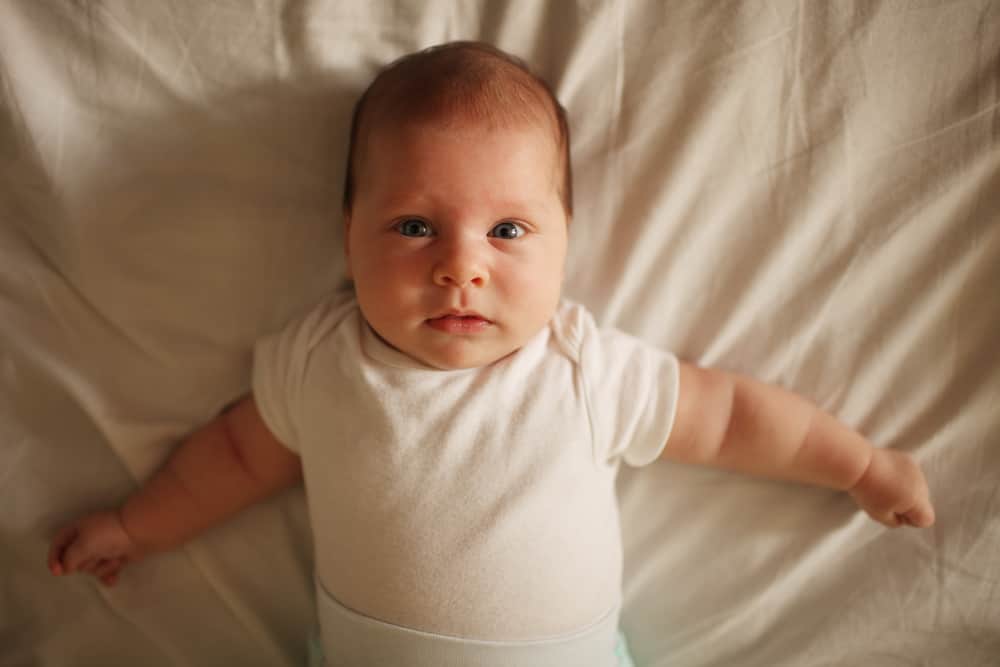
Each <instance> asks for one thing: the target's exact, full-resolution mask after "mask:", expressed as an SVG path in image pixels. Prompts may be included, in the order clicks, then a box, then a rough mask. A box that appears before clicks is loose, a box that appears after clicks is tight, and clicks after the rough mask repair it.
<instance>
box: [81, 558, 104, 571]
mask: <svg viewBox="0 0 1000 667" xmlns="http://www.w3.org/2000/svg"><path fill="white" fill-rule="evenodd" d="M99 562H100V561H99V560H98V559H97V558H88V559H87V560H85V561H83V562H82V563H80V564H79V565H78V566H77V567H76V571H77V572H86V573H87V574H95V573H96V571H97V564H98V563H99Z"/></svg>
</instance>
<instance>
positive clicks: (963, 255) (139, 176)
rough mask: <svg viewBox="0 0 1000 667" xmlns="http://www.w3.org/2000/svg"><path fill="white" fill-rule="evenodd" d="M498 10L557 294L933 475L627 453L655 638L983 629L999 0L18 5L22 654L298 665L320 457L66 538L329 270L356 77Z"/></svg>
mask: <svg viewBox="0 0 1000 667" xmlns="http://www.w3.org/2000/svg"><path fill="white" fill-rule="evenodd" d="M453 39H481V40H485V41H489V42H491V43H494V44H496V45H497V46H499V47H501V48H503V49H506V50H508V51H510V52H512V53H515V54H517V55H519V56H521V57H522V58H524V59H526V60H527V61H528V62H529V63H531V64H532V65H533V66H534V67H535V69H536V70H537V71H538V72H539V73H541V74H542V75H543V76H544V77H546V78H547V79H548V80H549V81H550V82H551V83H552V84H553V86H554V88H555V90H556V91H557V93H558V95H559V97H560V99H561V100H562V102H563V104H564V105H565V106H566V107H567V108H568V110H569V116H570V123H571V127H572V131H573V142H572V153H573V160H574V172H575V193H576V200H575V211H576V213H575V218H574V221H573V225H572V229H571V250H570V257H569V264H568V267H567V278H566V295H567V296H569V297H571V298H572V299H575V300H577V301H580V302H582V303H584V304H586V305H587V306H588V307H589V308H590V309H591V310H592V311H593V312H594V313H595V314H596V315H597V317H598V318H599V320H600V321H601V322H602V323H604V324H608V325H613V326H617V327H619V328H621V329H624V330H626V331H628V332H630V333H633V334H636V335H638V336H640V337H642V338H644V339H646V340H648V341H650V342H651V343H654V344H656V345H659V346H662V347H664V348H666V349H670V350H673V351H674V352H675V353H677V354H678V355H679V356H681V357H682V358H685V359H688V360H691V361H695V362H699V363H702V364H706V365H714V366H718V367H721V368H725V369H729V370H733V371H739V372H744V373H748V374H751V375H753V376H755V377H758V378H759V379H762V380H765V381H769V382H773V383H777V384H780V385H782V386H785V387H787V388H790V389H793V390H795V391H798V392H800V393H802V394H804V395H805V396H808V397H809V398H811V399H812V400H814V401H816V402H817V403H818V404H819V405H821V406H822V407H824V408H825V409H827V410H829V411H830V412H832V413H834V414H835V415H837V416H838V417H839V418H841V419H842V420H844V421H845V422H847V423H848V424H851V425H853V426H855V427H857V428H859V429H861V430H863V431H864V432H865V433H866V434H868V435H869V436H870V437H871V438H872V440H873V441H874V442H876V444H878V445H879V446H884V447H895V448H899V449H904V450H907V451H910V452H912V453H913V454H914V455H915V456H916V457H917V459H918V460H919V461H920V462H921V464H922V465H923V466H924V468H925V471H926V472H927V474H928V477H929V481H930V485H931V491H932V494H933V496H934V499H935V501H936V508H937V511H938V521H937V524H936V525H935V526H934V527H933V528H931V529H927V530H919V531H918V530H895V531H890V530H887V529H884V528H882V527H880V526H878V525H877V524H875V523H873V522H871V521H869V520H867V519H866V518H865V517H863V516H862V515H861V514H860V513H859V512H858V511H857V510H856V509H855V507H854V506H853V504H852V502H851V501H850V499H849V498H847V497H846V496H845V495H843V494H835V493H832V492H827V491H822V490H816V489H809V488H804V487H799V486H795V485H789V484H777V483H773V482H766V481H760V480H755V479H751V478H746V477H740V476H736V475H731V474H727V473H723V472H719V471H711V470H701V469H692V468H684V467H680V466H672V465H669V464H665V463H656V464H654V465H651V466H648V467H646V468H643V469H641V470H634V471H633V470H623V471H622V473H621V475H620V477H619V495H620V499H621V506H622V515H623V530H624V535H625V549H626V553H625V558H626V572H625V580H624V591H625V610H624V616H623V624H624V627H623V629H624V630H625V632H626V634H627V636H628V641H629V645H630V647H631V652H632V654H633V656H634V657H635V659H636V663H637V665H639V666H640V667H667V666H670V667H693V666H706V667H707V666H715V667H722V666H727V667H728V666H731V665H743V666H749V667H756V666H759V667H782V666H789V667H791V666H794V667H821V666H823V667H825V666H833V665H874V666H881V665H885V666H895V665H927V666H936V665H947V666H959V667H962V666H974V667H975V666H982V667H987V666H991V665H997V664H1000V558H998V555H997V554H1000V492H998V489H1000V446H998V445H1000V443H998V442H997V433H1000V364H998V352H997V347H998V341H1000V3H997V2H991V1H989V0H965V1H958V2H935V1H921V2H899V1H890V0H886V1H884V2H874V1H863V0H859V1H857V2H851V3H848V2H836V3H833V2H831V3H826V2H819V1H817V2H810V1H805V0H803V1H798V2H795V1H791V0H780V1H776V2H772V1H766V0H760V1H759V2H752V1H746V2H730V3H706V2H700V1H699V0H684V1H678V2H671V3H663V2H659V1H654V0H648V1H643V0H630V1H626V0H605V1H596V0H576V1H566V2H551V3H543V2H536V1H534V0H519V1H512V2H499V1H497V2H492V1H490V2H487V1H482V2H478V1H473V0H455V1H454V2H446V1H443V0H439V1H434V2H421V1H418V0H412V1H408V0H396V1H393V2H389V1H386V2H363V1H361V0H358V1H357V2H334V1H332V0H331V1H329V2H321V1H316V2H291V1H287V2H285V1H281V0H273V1H272V0H259V1H257V2H253V3H250V2H239V1H237V0H228V1H219V2H212V3H203V2H198V1H197V0H169V1H167V2H157V3H152V2H149V3H145V2H143V3H137V2H129V1H126V0H100V1H98V0H95V1H93V2H60V1H58V0H7V1H6V2H4V3H2V4H0V489H2V493H0V498H2V500H3V506H4V511H3V512H0V665H5V666H6V665H56V666H61V665H128V664H142V665H148V666H150V667H156V666H159V665H164V666H166V665H220V664H241V665H301V664H305V660H306V649H307V642H306V639H307V636H308V633H309V630H310V628H311V627H312V625H313V623H314V622H315V610H314V606H313V603H314V601H313V599H312V594H313V593H312V579H311V542H310V540H311V538H310V535H309V530H308V521H307V517H306V515H305V509H304V503H303V499H302V494H301V491H293V492H289V493H287V494H284V495H282V496H280V497H278V498H275V499H273V500H272V501H269V502H267V503H264V504H262V505H260V506H258V507H255V508H252V509H251V510H248V511H247V512H245V513H244V514H242V515H241V516H239V517H238V518H236V519H235V520H233V521H231V522H229V523H227V524H225V525H223V526H221V527H219V528H218V529H216V530H213V531H212V532H210V533H209V534H207V535H205V536H204V537H202V538H200V539H198V540H196V541H195V542H193V543H191V544H190V545H188V546H186V547H185V548H183V549H181V550H179V551H177V552H173V553H169V554H165V555H162V556H159V557H156V558H151V559H148V560H147V561H145V562H143V563H141V564H138V565H136V566H134V567H131V568H130V569H129V570H128V571H127V573H126V574H125V575H124V576H123V578H122V581H121V582H120V584H119V585H118V586H117V587H115V588H113V589H104V588H100V587H98V586H96V585H95V584H94V583H93V582H92V581H91V580H90V579H85V578H83V577H72V578H63V579H55V578H53V577H51V576H50V575H49V574H48V572H47V571H46V569H45V554H46V550H47V545H48V540H49V538H50V537H51V535H52V533H53V532H54V531H55V529H56V528H57V527H58V526H60V525H61V524H63V523H64V522H65V521H67V520H69V519H71V518H72V517H75V516H77V515H78V514H80V513H81V512H84V511H87V510H91V509H96V508H100V507H103V506H106V505H108V504H111V503H115V502H118V501H119V500H121V499H122V498H123V497H124V495H126V494H127V493H128V492H129V491H130V490H132V489H134V488H135V486H136V484H137V482H138V481H139V480H141V479H143V478H145V477H146V476H148V475H149V474H150V473H151V471H152V470H153V469H155V467H156V466H157V465H158V464H159V463H160V462H161V461H162V460H163V458H164V457H165V456H166V455H167V453H168V452H169V450H170V448H171V447H172V446H173V445H174V444H176V443H177V442H178V441H179V440H180V439H181V438H183V437H184V435H185V434H187V433H189V432H191V431H192V430H193V429H195V428H196V427H197V426H198V425H200V424H202V423H204V422H205V421H207V420H208V419H210V418H211V417H212V416H213V415H214V414H216V413H217V412H218V411H219V410H220V409H222V408H223V407H224V406H225V405H227V404H228V403H229V402H230V401H232V400H233V399H235V398H237V397H239V396H240V395H242V394H243V393H244V392H246V390H247V388H248V383H249V378H250V362H251V357H250V352H251V346H252V344H253V342H254V340H255V339H256V338H257V337H259V336H261V335H263V334H265V333H270V332H272V331H275V330H276V329H278V328H280V327H281V325H282V324H283V323H284V322H286V321H287V320H288V319H289V318H291V317H293V316H295V315H297V314H299V313H302V312H303V311H304V310H306V309H308V308H309V307H310V306H311V305H312V304H314V303H315V302H316V301H317V300H318V299H320V298H321V297H322V296H323V295H324V294H325V293H327V292H328V291H329V290H331V289H333V288H335V287H336V286H338V285H340V284H341V282H342V279H343V261H342V258H341V255H342V252H343V251H342V241H341V219H340V214H339V200H340V195H341V180H342V177H343V164H342V163H343V156H344V151H345V144H346V138H347V125H348V123H349V118H350V112H351V107H352V105H353V102H354V100H355V99H356V98H357V96H358V95H359V94H360V92H361V90H362V89H363V88H364V86H365V85H366V84H367V82H368V81H369V80H370V78H371V77H372V76H373V74H374V73H375V72H376V71H377V69H378V68H379V67H380V66H381V65H383V64H385V63H387V62H388V61H390V60H392V59H394V58H395V57H397V56H400V55H402V54H404V53H407V52H410V51H413V50H416V49H418V48H421V47H424V46H429V45H431V44H435V43H439V42H443V41H448V40H453Z"/></svg>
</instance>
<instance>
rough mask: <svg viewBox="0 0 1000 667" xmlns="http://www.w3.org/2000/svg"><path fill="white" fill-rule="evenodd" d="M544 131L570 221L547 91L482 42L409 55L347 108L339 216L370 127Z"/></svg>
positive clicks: (558, 129)
mask: <svg viewBox="0 0 1000 667" xmlns="http://www.w3.org/2000/svg"><path fill="white" fill-rule="evenodd" d="M406 121H410V122H421V121H437V122H441V121H444V122H463V121H472V122H476V123H484V124H486V125H487V126H489V127H497V126H503V125H511V124H518V123H531V124H535V125H538V124H542V125H544V124H546V123H548V124H550V125H551V127H552V129H553V130H554V134H555V138H556V149H557V151H558V155H559V158H560V160H561V161H562V172H563V173H562V182H561V183H560V187H559V194H560V196H561V198H562V202H563V208H564V209H565V211H566V215H567V216H572V213H573V174H572V167H571V165H570V153H569V123H568V122H567V119H566V110H565V109H564V108H563V107H562V105H561V104H559V100H558V99H556V96H555V94H554V93H553V92H552V89H551V88H550V87H549V85H548V84H547V83H546V82H545V81H544V80H543V79H542V78H540V77H538V76H536V75H535V74H534V73H532V72H531V70H530V69H529V68H528V66H527V65H526V64H525V63H524V61H522V60H521V59H519V58H517V57H515V56H512V55H510V54H508V53H505V52H503V51H501V50H500V49H497V48H495V47H493V46H490V45H488V44H483V43H481V42H450V43H448V44H441V45H439V46H432V47H430V48H428V49H424V50H423V51H418V52H416V53H411V54H409V55H407V56H403V57H402V58H399V59H398V60H396V61H394V62H392V63H390V64H389V65H388V66H387V67H386V68H385V69H384V70H382V71H381V72H380V73H379V74H378V76H376V77H375V80H374V81H372V83H371V85H370V86H368V89H367V90H365V92H364V94H363V95H362V96H361V99H359V100H358V102H357V104H356V105H355V106H354V115H353V117H352V119H351V136H350V143H349V144H348V150H347V173H346V175H345V179H344V212H345V213H348V214H349V213H350V211H351V209H352V207H353V205H354V194H355V191H356V185H355V175H356V174H357V172H358V171H359V164H360V159H361V157H363V152H364V148H365V144H366V142H367V138H368V136H369V135H370V133H371V131H372V129H373V128H375V127H379V126H384V124H386V123H388V124H399V123H401V122H406Z"/></svg>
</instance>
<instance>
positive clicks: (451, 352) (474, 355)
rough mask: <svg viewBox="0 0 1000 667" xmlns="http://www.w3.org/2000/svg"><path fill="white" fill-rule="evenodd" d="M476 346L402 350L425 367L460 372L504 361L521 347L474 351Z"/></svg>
mask: <svg viewBox="0 0 1000 667" xmlns="http://www.w3.org/2000/svg"><path fill="white" fill-rule="evenodd" d="M476 347H477V346H476V345H452V346H449V348H448V349H444V350H420V351H414V352H408V351H406V350H402V352H403V353H404V354H407V355H409V356H411V357H413V358H414V359H416V360H417V361H419V362H420V363H422V364H424V365H425V366H430V367H431V368H435V369H437V370H440V371H461V370H468V369H470V368H484V367H486V366H490V365H492V364H495V363H496V362H498V361H500V360H501V359H506V358H507V357H509V356H510V355H511V354H513V353H515V352H517V351H518V350H519V349H520V348H521V346H520V345H517V346H507V347H504V348H501V349H475V348H476ZM470 348H471V349H470Z"/></svg>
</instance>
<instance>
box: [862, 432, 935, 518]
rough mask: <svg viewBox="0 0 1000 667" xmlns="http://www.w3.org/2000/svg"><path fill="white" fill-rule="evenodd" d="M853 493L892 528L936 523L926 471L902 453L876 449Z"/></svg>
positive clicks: (868, 509) (863, 505)
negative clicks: (925, 476) (925, 475)
mask: <svg viewBox="0 0 1000 667" xmlns="http://www.w3.org/2000/svg"><path fill="white" fill-rule="evenodd" d="M850 494H851V497H852V498H854V500H855V502H857V503H858V505H859V506H861V509H863V510H864V511H865V512H867V513H868V515H869V516H871V518H873V519H875V520H876V521H878V522H879V523H882V524H885V525H886V526H889V527H891V528H895V527H897V526H902V525H909V526H916V527H918V528H926V527H927V526H930V525H931V524H933V523H934V507H933V506H932V505H931V500H930V492H929V491H928V489H927V480H926V479H925V478H924V473H923V472H922V471H921V470H920V467H919V466H918V465H917V464H916V462H914V460H913V459H912V458H910V456H909V455H907V454H905V453H903V452H899V451H895V450H891V449H875V450H874V452H873V453H872V460H871V463H870V464H869V465H868V470H866V471H865V474H864V475H863V476H862V477H861V480H860V481H858V483H857V484H856V485H855V486H854V488H853V489H851V491H850Z"/></svg>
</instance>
